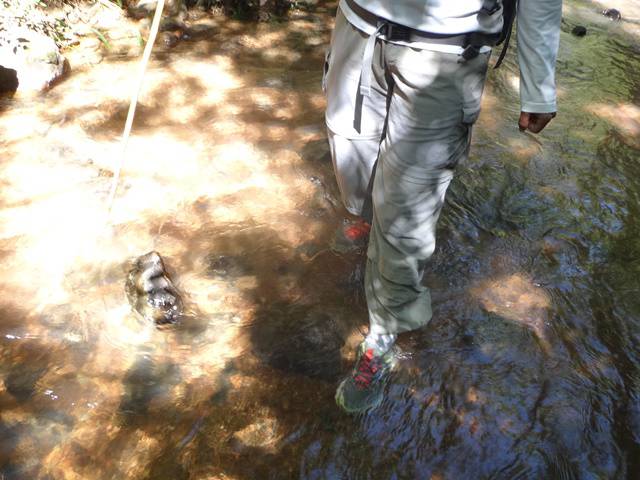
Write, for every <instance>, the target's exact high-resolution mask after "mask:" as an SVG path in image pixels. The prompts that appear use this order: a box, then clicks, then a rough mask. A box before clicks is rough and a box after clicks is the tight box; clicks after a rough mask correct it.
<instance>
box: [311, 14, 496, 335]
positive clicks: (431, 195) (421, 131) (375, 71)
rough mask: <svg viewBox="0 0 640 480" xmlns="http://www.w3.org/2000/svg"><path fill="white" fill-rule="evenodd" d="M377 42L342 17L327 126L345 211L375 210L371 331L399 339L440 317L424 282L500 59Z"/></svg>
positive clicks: (329, 76)
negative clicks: (492, 65)
mask: <svg viewBox="0 0 640 480" xmlns="http://www.w3.org/2000/svg"><path fill="white" fill-rule="evenodd" d="M369 38H370V36H369V35H367V34H366V33H364V32H362V31H360V30H358V29H356V28H355V27H353V26H352V25H351V24H350V23H349V22H348V21H347V20H346V19H345V17H344V15H343V14H342V12H341V11H340V10H338V15H337V17H336V26H335V29H334V31H333V36H332V39H331V48H330V50H329V52H328V54H327V61H326V64H325V77H324V80H323V85H324V87H325V91H326V94H327V111H326V123H327V129H328V136H329V143H330V148H331V155H332V158H333V164H334V168H335V173H336V177H337V181H338V186H339V188H340V192H341V196H342V201H343V202H344V205H345V207H346V208H347V210H349V212H351V213H352V214H354V215H361V216H364V217H365V218H367V217H370V215H371V214H370V213H368V204H369V203H370V204H372V229H371V237H370V240H369V247H368V251H367V257H368V258H367V270H366V275H365V291H366V297H367V305H368V309H369V320H370V322H371V330H372V331H373V332H375V333H380V334H385V333H391V334H397V333H401V332H405V331H409V330H414V329H416V328H419V327H421V326H423V325H425V324H426V323H427V322H428V321H429V320H430V319H431V299H430V295H429V291H428V289H427V288H426V287H425V286H423V285H422V283H421V282H422V276H423V273H424V269H425V264H426V261H427V260H428V259H429V257H430V256H431V254H432V253H433V251H434V249H435V230H436V222H437V220H438V216H439V214H440V210H441V208H442V205H443V202H444V197H445V193H446V190H447V187H448V186H449V183H450V182H451V179H452V178H453V173H454V169H455V167H456V165H458V164H459V163H460V162H461V161H462V160H464V159H465V158H466V157H467V155H468V152H469V143H470V139H471V127H472V125H473V123H474V122H475V121H476V119H477V117H478V114H479V112H480V99H481V96H482V90H483V88H484V81H485V77H486V72H487V64H488V60H489V55H490V53H482V54H480V55H479V56H478V57H476V58H474V59H472V60H468V61H465V60H464V59H463V58H462V57H461V56H460V55H457V54H452V53H442V52H437V51H432V50H425V49H418V48H412V47H411V46H410V45H409V46H407V45H398V44H394V43H389V42H387V41H385V40H383V39H381V38H376V39H374V40H373V41H371V42H369V49H368V50H367V52H365V48H366V46H367V41H368V40H369ZM373 42H375V44H374V43H373ZM374 45H375V47H374ZM367 56H368V57H369V58H365V57H367ZM363 59H364V62H363ZM369 63H370V64H371V67H370V71H369V68H368V65H369ZM363 65H364V67H363ZM362 80H366V81H367V83H369V82H370V90H369V92H367V91H366V90H365V95H362V94H361V93H360V91H361V90H362V89H361V88H360V87H361V85H362ZM366 93H368V96H366Z"/></svg>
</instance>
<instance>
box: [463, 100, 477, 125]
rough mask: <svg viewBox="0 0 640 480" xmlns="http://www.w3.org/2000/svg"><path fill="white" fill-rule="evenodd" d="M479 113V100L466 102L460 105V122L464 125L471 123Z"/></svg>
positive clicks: (474, 121)
mask: <svg viewBox="0 0 640 480" xmlns="http://www.w3.org/2000/svg"><path fill="white" fill-rule="evenodd" d="M479 115H480V101H478V102H473V103H466V104H464V105H463V106H462V123H464V124H465V125H469V126H470V125H473V124H474V123H476V120H478V116H479Z"/></svg>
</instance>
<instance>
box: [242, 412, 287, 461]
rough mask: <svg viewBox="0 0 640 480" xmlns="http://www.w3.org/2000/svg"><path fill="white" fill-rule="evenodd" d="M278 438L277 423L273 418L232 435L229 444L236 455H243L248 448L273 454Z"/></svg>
mask: <svg viewBox="0 0 640 480" xmlns="http://www.w3.org/2000/svg"><path fill="white" fill-rule="evenodd" d="M279 438H280V436H279V435H278V421H277V420H276V419H275V418H272V417H266V418H260V419H258V420H257V421H256V422H255V423H252V424H251V425H248V426H246V427H245V428H243V429H242V430H239V431H237V432H236V433H234V434H233V436H232V437H231V441H230V443H231V446H232V448H233V450H235V451H236V452H237V453H243V452H244V451H246V450H248V449H250V448H260V449H261V450H267V451H274V452H275V448H274V447H275V444H276V442H277V441H278V440H279Z"/></svg>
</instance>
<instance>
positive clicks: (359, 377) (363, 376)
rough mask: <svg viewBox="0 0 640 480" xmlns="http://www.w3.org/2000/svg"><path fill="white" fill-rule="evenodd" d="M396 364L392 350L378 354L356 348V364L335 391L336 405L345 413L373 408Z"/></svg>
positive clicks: (373, 350) (379, 401)
mask: <svg viewBox="0 0 640 480" xmlns="http://www.w3.org/2000/svg"><path fill="white" fill-rule="evenodd" d="M395 364H396V358H395V354H394V351H393V348H391V349H390V350H388V351H387V352H385V353H380V352H378V351H376V350H375V349H374V348H370V347H367V346H366V345H365V343H364V342H362V343H361V344H360V346H359V347H358V353H357V357H356V364H355V366H354V367H353V371H352V372H351V375H349V376H348V377H347V378H345V379H344V380H343V381H342V383H340V385H339V386H338V390H337V391H336V403H337V404H338V406H339V407H340V408H342V409H343V410H344V411H345V412H347V413H362V412H364V411H366V410H369V409H373V408H376V407H377V406H378V405H380V403H381V402H382V398H383V396H384V387H385V385H386V383H387V380H388V379H389V372H391V369H392V368H393V367H394V366H395Z"/></svg>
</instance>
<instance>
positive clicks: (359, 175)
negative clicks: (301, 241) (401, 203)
mask: <svg viewBox="0 0 640 480" xmlns="http://www.w3.org/2000/svg"><path fill="white" fill-rule="evenodd" d="M368 38H369V35H367V34H366V33H364V32H362V31H360V30H358V29H357V28H355V27H354V26H353V25H351V24H350V23H349V22H348V21H347V20H346V18H345V17H344V15H343V13H342V11H341V10H340V9H338V14H337V16H336V25H335V28H334V31H333V35H332V38H331V47H330V50H329V55H328V56H327V64H326V65H325V69H326V73H325V79H324V82H323V83H324V85H325V89H326V94H327V110H326V115H325V119H326V124H327V133H328V138H329V145H330V149H331V157H332V160H333V166H334V170H335V174H336V179H337V182H338V187H339V188H340V194H341V197H342V201H343V203H344V205H345V207H346V209H347V210H348V211H349V212H351V213H352V214H354V215H362V213H363V206H364V204H365V200H366V199H367V197H368V196H369V195H370V193H369V192H370V189H369V182H370V179H371V173H372V171H373V166H374V164H375V161H376V158H377V157H378V150H379V147H380V138H381V136H382V132H383V127H384V121H385V117H386V102H387V79H386V77H385V71H384V68H383V65H382V60H383V59H382V57H381V50H380V45H377V46H376V49H375V51H374V60H373V72H372V88H371V95H370V96H369V97H363V96H362V95H360V94H359V92H358V87H359V83H360V73H361V69H362V57H363V54H364V48H365V45H366V43H367V39H368ZM378 43H380V42H378Z"/></svg>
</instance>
